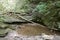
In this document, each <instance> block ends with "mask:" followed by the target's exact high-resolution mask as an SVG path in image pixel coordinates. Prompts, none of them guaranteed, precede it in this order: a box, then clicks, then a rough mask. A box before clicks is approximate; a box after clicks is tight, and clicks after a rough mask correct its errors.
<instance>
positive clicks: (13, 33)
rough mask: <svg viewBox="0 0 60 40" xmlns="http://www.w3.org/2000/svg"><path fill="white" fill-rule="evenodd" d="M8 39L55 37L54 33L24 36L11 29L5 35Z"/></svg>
mask: <svg viewBox="0 0 60 40" xmlns="http://www.w3.org/2000/svg"><path fill="white" fill-rule="evenodd" d="M5 38H7V39H8V40H45V39H51V40H52V39H53V38H54V36H53V35H45V34H44V35H39V36H38V35H37V36H23V35H19V34H17V32H16V31H10V33H9V34H8V35H7V36H6V37H5Z"/></svg>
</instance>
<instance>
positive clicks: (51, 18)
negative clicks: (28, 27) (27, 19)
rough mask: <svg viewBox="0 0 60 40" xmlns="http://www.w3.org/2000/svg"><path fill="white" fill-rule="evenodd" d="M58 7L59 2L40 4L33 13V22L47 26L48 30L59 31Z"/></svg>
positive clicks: (59, 8) (59, 16) (59, 9)
mask: <svg viewBox="0 0 60 40" xmlns="http://www.w3.org/2000/svg"><path fill="white" fill-rule="evenodd" d="M59 5H60V2H40V4H38V5H37V7H36V8H35V9H34V12H33V13H34V15H33V17H34V20H35V21H36V22H42V23H43V24H44V25H46V26H48V28H51V29H55V30H56V29H57V30H60V29H59V28H60V26H59V25H60V24H59V23H60V19H59V18H60V15H59V14H60V12H59V11H60V7H59ZM58 20H59V21H58ZM58 22H59V23H58Z"/></svg>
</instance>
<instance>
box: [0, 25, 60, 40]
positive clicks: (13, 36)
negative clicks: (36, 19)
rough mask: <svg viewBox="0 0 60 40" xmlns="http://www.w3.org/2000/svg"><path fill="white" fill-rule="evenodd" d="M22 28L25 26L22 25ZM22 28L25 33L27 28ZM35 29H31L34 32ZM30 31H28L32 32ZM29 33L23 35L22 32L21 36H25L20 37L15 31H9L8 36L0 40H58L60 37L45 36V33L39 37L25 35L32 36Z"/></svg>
mask: <svg viewBox="0 0 60 40" xmlns="http://www.w3.org/2000/svg"><path fill="white" fill-rule="evenodd" d="M21 26H22V25H21ZM21 26H20V27H21ZM24 26H27V25H24ZM24 26H22V28H23V27H24ZM28 26H29V25H28ZM24 28H26V30H25V29H24V30H25V31H27V28H28V27H24ZM35 28H36V27H34V28H33V27H32V29H34V30H35ZM30 29H31V28H30ZM30 29H29V30H30ZM32 29H31V30H30V31H32ZM30 31H29V32H30ZM41 31H42V30H41ZM29 32H25V33H23V32H22V33H23V34H25V35H22V34H19V33H18V32H17V31H16V30H10V31H9V33H8V35H7V36H6V37H4V38H2V37H0V40H60V36H59V35H55V34H54V35H51V34H50V35H47V34H45V33H42V34H41V35H31V36H28V35H26V33H28V34H34V32H33V31H32V33H29ZM47 32H48V31H47ZM39 33H40V32H39Z"/></svg>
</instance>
